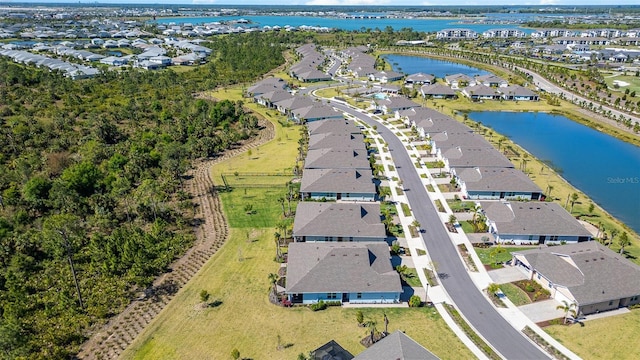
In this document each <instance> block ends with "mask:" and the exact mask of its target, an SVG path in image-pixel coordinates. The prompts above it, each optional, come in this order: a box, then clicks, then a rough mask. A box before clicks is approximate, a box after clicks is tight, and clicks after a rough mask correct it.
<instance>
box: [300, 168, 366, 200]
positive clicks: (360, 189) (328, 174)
mask: <svg viewBox="0 0 640 360" xmlns="http://www.w3.org/2000/svg"><path fill="white" fill-rule="evenodd" d="M300 192H303V193H308V192H334V193H338V192H340V193H367V194H372V193H375V192H376V186H375V184H374V183H373V173H372V172H371V170H354V169H307V170H305V171H304V173H303V174H302V182H301V184H300Z"/></svg>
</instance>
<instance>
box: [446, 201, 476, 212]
mask: <svg viewBox="0 0 640 360" xmlns="http://www.w3.org/2000/svg"><path fill="white" fill-rule="evenodd" d="M447 204H448V205H449V208H450V209H451V211H453V212H463V211H470V210H473V207H474V206H475V203H474V202H473V201H462V200H455V199H447Z"/></svg>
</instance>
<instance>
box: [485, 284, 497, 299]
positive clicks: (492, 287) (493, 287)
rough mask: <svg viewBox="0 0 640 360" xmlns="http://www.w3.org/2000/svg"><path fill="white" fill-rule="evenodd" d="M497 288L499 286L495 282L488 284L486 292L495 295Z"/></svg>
mask: <svg viewBox="0 0 640 360" xmlns="http://www.w3.org/2000/svg"><path fill="white" fill-rule="evenodd" d="M499 290H500V286H499V285H498V284H496V283H491V284H489V287H487V292H488V293H489V295H492V296H493V295H495V294H496V293H497V292H498V291H499Z"/></svg>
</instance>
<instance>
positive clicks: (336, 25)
mask: <svg viewBox="0 0 640 360" xmlns="http://www.w3.org/2000/svg"><path fill="white" fill-rule="evenodd" d="M239 19H245V20H249V21H251V24H248V25H244V24H242V26H248V27H258V28H262V27H264V26H280V27H284V26H287V25H289V26H293V27H299V26H302V25H307V26H319V27H328V28H333V29H340V30H347V31H351V30H361V29H363V28H364V29H375V28H378V29H381V30H384V28H385V27H387V26H391V27H392V28H393V29H394V30H400V29H402V28H413V30H415V31H419V32H437V31H439V30H442V29H447V28H465V29H472V30H474V31H476V32H478V33H480V34H481V33H482V32H484V31H486V30H489V29H496V28H518V29H520V30H522V31H524V32H526V33H527V34H529V33H531V32H532V31H533V30H532V29H524V28H521V27H519V26H518V25H502V24H501V25H497V24H461V23H459V22H458V20H457V19H343V18H330V17H316V16H266V15H263V16H219V17H169V18H158V19H157V20H155V23H157V24H165V25H166V24H170V23H175V24H183V23H190V24H194V25H195V24H206V23H213V22H228V21H236V20H239Z"/></svg>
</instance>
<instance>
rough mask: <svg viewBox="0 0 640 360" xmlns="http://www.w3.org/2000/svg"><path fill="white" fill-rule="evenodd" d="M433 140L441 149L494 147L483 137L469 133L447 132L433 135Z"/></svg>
mask: <svg viewBox="0 0 640 360" xmlns="http://www.w3.org/2000/svg"><path fill="white" fill-rule="evenodd" d="M431 140H433V141H434V142H435V143H436V146H437V147H438V148H440V149H449V148H452V147H455V146H466V147H475V148H490V147H493V145H491V144H490V143H489V142H488V141H487V140H485V139H484V138H483V137H482V136H480V135H477V134H473V133H470V132H468V131H455V132H454V131H447V132H442V133H432V134H431Z"/></svg>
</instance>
